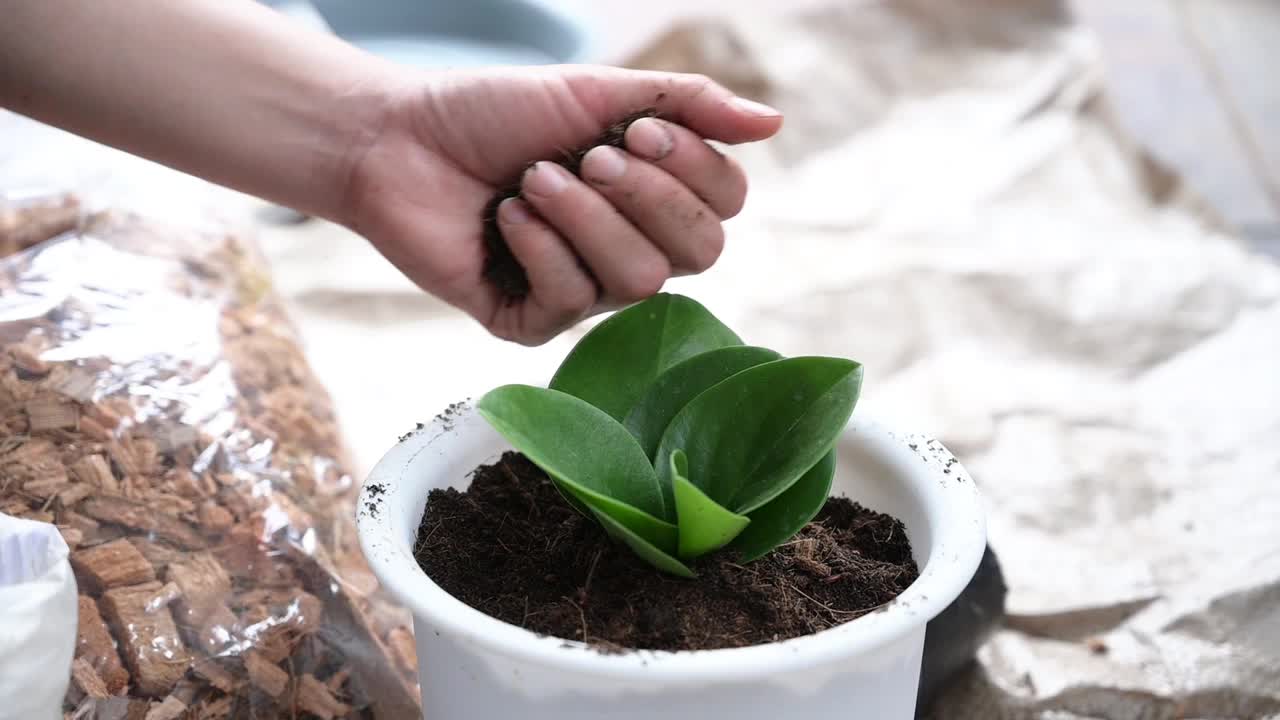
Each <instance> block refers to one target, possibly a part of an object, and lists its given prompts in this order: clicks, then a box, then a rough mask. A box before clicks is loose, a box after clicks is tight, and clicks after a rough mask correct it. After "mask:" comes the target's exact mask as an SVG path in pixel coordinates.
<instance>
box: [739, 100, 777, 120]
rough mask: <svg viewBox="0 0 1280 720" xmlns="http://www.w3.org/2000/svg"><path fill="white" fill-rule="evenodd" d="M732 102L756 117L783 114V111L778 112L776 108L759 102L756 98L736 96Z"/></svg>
mask: <svg viewBox="0 0 1280 720" xmlns="http://www.w3.org/2000/svg"><path fill="white" fill-rule="evenodd" d="M730 102H732V103H733V106H734V107H736V108H738V109H739V110H741V111H742V112H744V113H747V114H748V115H755V116H756V117H778V116H780V115H782V113H780V112H778V111H777V110H776V109H775V108H771V107H769V106H768V105H765V104H764V103H758V102H756V101H755V100H748V99H746V98H742V97H736V98H734V99H733V100H731V101H730Z"/></svg>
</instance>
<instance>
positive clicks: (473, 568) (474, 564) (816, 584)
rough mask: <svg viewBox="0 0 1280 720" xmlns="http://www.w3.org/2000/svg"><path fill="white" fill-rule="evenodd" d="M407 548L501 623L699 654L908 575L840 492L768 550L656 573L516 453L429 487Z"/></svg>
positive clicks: (879, 529) (877, 593)
mask: <svg viewBox="0 0 1280 720" xmlns="http://www.w3.org/2000/svg"><path fill="white" fill-rule="evenodd" d="M418 533H419V534H418V546H417V549H416V555H417V559H418V563H419V564H420V565H421V566H422V568H423V570H425V571H426V572H427V573H428V574H429V575H430V576H431V577H432V579H433V580H435V582H436V583H438V584H439V585H440V586H441V587H442V588H444V590H445V591H447V592H449V593H450V594H452V595H453V596H455V597H457V598H458V599H459V600H461V601H463V602H465V603H467V604H468V605H470V606H472V607H474V608H476V609H477V610H480V611H482V612H484V613H487V614H488V615H491V616H493V617H496V618H498V619H500V620H504V621H506V622H508V623H511V624H513V625H519V626H521V627H524V628H527V629H529V630H532V631H534V632H536V633H539V634H543V635H550V636H553V637H559V638H564V639H571V640H585V641H586V642H588V643H591V644H593V645H595V646H597V647H598V648H601V649H604V650H624V649H644V650H669V651H676V650H710V649H716V648H731V647H743V646H748V645H758V644H763V643H768V642H773V641H777V640H785V639H790V638H794V637H799V636H801V635H807V634H810V633H815V632H818V631H820V630H825V629H827V628H830V627H833V626H835V625H839V624H841V623H844V622H847V621H849V620H852V619H854V618H856V617H859V616H861V615H864V614H866V613H869V612H873V611H875V610H877V609H880V608H882V607H884V606H886V605H887V604H888V603H890V602H892V601H893V599H894V598H896V597H897V596H898V594H900V593H901V592H902V591H903V590H905V589H906V588H907V586H908V585H910V584H911V583H912V582H913V581H914V580H915V579H916V577H917V576H918V574H919V572H918V570H917V568H916V564H915V561H914V560H912V558H911V545H910V543H909V542H908V540H907V536H906V532H905V530H904V528H903V525H902V523H901V522H899V521H898V520H896V519H894V518H892V517H890V516H888V515H883V514H880V513H876V512H872V511H870V510H868V509H866V508H863V507H862V506H860V505H858V504H857V503H854V502H851V501H849V500H847V499H844V498H832V499H831V500H829V501H828V502H827V504H826V507H825V508H823V510H822V512H821V513H820V514H819V515H818V517H817V518H816V519H815V520H814V521H813V522H812V523H810V524H809V525H808V526H807V527H805V528H804V529H803V530H802V531H801V532H800V533H799V534H798V535H796V536H795V537H794V538H792V539H791V541H789V542H788V543H786V544H785V545H783V546H782V547H780V548H778V549H777V550H775V551H774V552H773V553H771V554H770V555H768V556H766V557H764V558H761V559H760V560H757V561H755V562H753V563H749V564H746V565H743V564H739V563H738V562H737V561H736V558H735V557H733V555H732V554H731V553H729V552H722V553H719V554H716V555H711V556H708V557H705V558H702V559H701V561H700V562H698V563H697V564H695V565H694V570H695V571H696V572H697V573H698V576H699V577H698V579H697V580H685V579H681V578H676V577H672V576H668V575H664V574H662V573H660V572H658V571H656V570H654V569H653V568H652V567H650V566H649V565H647V564H645V563H644V562H643V561H641V560H639V559H638V558H636V557H635V556H634V555H632V553H631V552H630V551H629V550H628V549H626V548H625V547H623V546H621V545H619V544H616V543H614V542H613V541H612V540H610V539H609V538H608V536H606V535H605V534H604V531H603V530H601V529H600V527H599V526H598V525H597V524H596V523H594V522H592V521H590V520H588V519H587V518H585V517H583V516H582V515H580V514H579V513H578V512H577V511H576V510H574V509H573V508H572V507H570V506H569V504H568V503H566V502H565V500H564V499H563V498H562V497H561V496H560V494H559V491H557V490H556V488H555V486H554V485H553V484H552V483H551V481H550V480H549V479H548V478H547V476H546V474H545V473H544V472H543V471H542V470H541V469H539V468H538V467H537V466H535V465H533V464H532V463H531V462H529V461H528V460H527V459H526V458H525V457H524V456H522V455H520V454H518V453H508V454H506V455H505V456H503V458H502V459H501V460H500V461H499V462H498V463H496V464H494V465H488V466H483V467H481V468H479V469H477V470H476V473H475V476H474V478H473V481H472V484H471V486H470V488H469V489H468V490H467V491H466V492H459V491H457V490H453V489H448V490H436V491H433V492H432V493H431V496H430V500H429V501H428V503H427V511H426V513H425V514H424V515H423V518H422V525H421V527H420V528H419V531H418Z"/></svg>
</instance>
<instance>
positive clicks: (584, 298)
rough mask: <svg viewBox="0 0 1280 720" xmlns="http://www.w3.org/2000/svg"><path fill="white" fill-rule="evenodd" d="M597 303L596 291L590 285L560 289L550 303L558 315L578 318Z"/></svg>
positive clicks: (572, 285) (574, 284) (576, 284)
mask: <svg viewBox="0 0 1280 720" xmlns="http://www.w3.org/2000/svg"><path fill="white" fill-rule="evenodd" d="M595 303H596V291H595V289H594V288H593V287H591V286H590V284H589V283H573V284H571V285H570V286H567V287H562V288H560V289H559V290H558V291H557V292H556V294H555V296H554V297H553V298H552V299H551V300H550V301H549V302H548V304H549V305H550V306H551V308H552V309H553V310H554V311H555V312H557V313H558V314H562V315H565V316H571V317H574V318H576V317H578V316H580V315H582V314H583V313H585V312H587V311H588V310H590V309H591V306H592V305H595Z"/></svg>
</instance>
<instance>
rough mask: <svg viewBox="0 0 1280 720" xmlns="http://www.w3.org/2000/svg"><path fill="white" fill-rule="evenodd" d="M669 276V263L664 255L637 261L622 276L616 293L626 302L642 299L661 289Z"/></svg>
mask: <svg viewBox="0 0 1280 720" xmlns="http://www.w3.org/2000/svg"><path fill="white" fill-rule="evenodd" d="M670 277H671V263H670V262H669V261H668V260H667V259H666V258H665V257H661V256H659V257H658V258H656V259H654V260H650V261H648V262H645V263H643V264H639V263H638V264H636V265H635V266H633V267H632V268H631V270H630V271H629V272H628V273H627V274H626V275H625V276H624V279H623V280H622V282H621V283H620V287H619V288H618V290H619V292H618V295H619V297H620V299H622V300H625V301H626V302H638V301H640V300H644V299H645V298H648V297H651V296H653V295H655V294H657V293H658V291H660V290H662V286H663V285H665V284H666V283H667V280H668V279H670Z"/></svg>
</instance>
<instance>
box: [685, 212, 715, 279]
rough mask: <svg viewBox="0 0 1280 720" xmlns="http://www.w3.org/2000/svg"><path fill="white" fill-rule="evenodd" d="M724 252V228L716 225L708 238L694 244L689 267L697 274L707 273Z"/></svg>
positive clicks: (690, 252)
mask: <svg viewBox="0 0 1280 720" xmlns="http://www.w3.org/2000/svg"><path fill="white" fill-rule="evenodd" d="M723 252H724V228H722V227H720V224H719V223H715V224H714V225H713V226H712V227H711V229H710V231H709V232H708V233H707V235H706V237H704V238H702V239H701V241H700V242H697V243H695V244H694V246H693V247H692V248H690V251H689V260H688V263H687V265H688V267H689V269H690V270H692V271H693V272H695V273H701V272H706V271H707V270H710V269H711V266H712V265H715V264H716V261H717V260H719V259H720V255H721V253H723Z"/></svg>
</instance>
